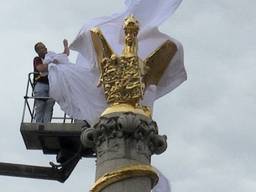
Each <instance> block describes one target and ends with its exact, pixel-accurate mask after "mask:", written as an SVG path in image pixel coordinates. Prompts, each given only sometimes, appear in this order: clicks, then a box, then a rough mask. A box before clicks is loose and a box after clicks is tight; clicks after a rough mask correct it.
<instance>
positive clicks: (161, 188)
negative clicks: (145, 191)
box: [152, 170, 171, 192]
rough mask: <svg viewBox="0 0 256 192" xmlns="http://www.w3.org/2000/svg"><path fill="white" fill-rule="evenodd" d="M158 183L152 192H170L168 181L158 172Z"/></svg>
mask: <svg viewBox="0 0 256 192" xmlns="http://www.w3.org/2000/svg"><path fill="white" fill-rule="evenodd" d="M158 176H159V181H158V183H157V185H156V186H155V187H154V188H153V190H152V192H171V186H170V183H169V180H168V179H167V178H166V177H165V176H164V175H163V174H162V173H161V172H160V171H159V170H158Z"/></svg>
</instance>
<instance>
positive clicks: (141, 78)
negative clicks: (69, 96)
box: [91, 16, 177, 117]
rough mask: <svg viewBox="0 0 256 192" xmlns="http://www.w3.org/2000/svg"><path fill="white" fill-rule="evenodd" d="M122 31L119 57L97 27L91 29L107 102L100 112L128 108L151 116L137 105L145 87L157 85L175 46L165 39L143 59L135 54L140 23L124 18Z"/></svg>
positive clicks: (144, 108)
mask: <svg viewBox="0 0 256 192" xmlns="http://www.w3.org/2000/svg"><path fill="white" fill-rule="evenodd" d="M124 32H125V39H124V48H123V51H122V54H121V56H120V57H119V56H117V55H116V54H115V53H114V52H113V50H112V49H111V47H110V45H109V44H108V42H107V41H106V39H105V38H104V36H103V34H102V32H101V31H100V29H99V28H94V29H92V30H91V37H92V41H93V45H94V48H95V51H96V54H97V60H98V65H99V69H100V79H99V86H100V85H102V86H103V89H104V94H105V98H106V100H107V103H108V105H109V107H108V108H107V109H106V110H105V111H104V112H103V114H102V115H106V114H109V113H113V112H128V111H130V112H134V113H139V114H143V115H146V116H148V117H151V111H150V109H149V108H148V107H147V106H142V105H140V100H142V99H143V96H144V92H145V89H146V88H147V86H149V85H150V84H154V85H157V84H158V82H159V81H160V79H161V77H162V75H163V73H164V71H165V69H166V68H167V66H168V64H169V63H170V61H171V59H172V58H173V56H174V55H175V53H176V51H177V47H176V45H175V44H174V43H173V42H171V41H170V40H167V41H166V42H164V43H163V44H162V45H161V46H160V47H159V48H158V49H156V51H154V52H153V53H152V54H151V55H150V56H149V57H147V58H146V59H145V60H144V61H142V60H141V59H140V58H139V56H138V40H137V35H138V32H139V22H138V21H137V20H136V18H135V17H134V16H129V17H127V18H126V19H125V21H124Z"/></svg>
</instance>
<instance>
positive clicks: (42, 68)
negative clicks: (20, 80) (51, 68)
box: [34, 57, 48, 72]
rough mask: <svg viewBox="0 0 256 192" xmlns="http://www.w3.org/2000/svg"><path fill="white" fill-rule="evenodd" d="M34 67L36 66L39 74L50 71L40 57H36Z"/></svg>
mask: <svg viewBox="0 0 256 192" xmlns="http://www.w3.org/2000/svg"><path fill="white" fill-rule="evenodd" d="M34 66H35V68H36V70H37V71H39V72H47V71H48V64H43V61H42V59H40V58H39V57H36V58H35V59H34Z"/></svg>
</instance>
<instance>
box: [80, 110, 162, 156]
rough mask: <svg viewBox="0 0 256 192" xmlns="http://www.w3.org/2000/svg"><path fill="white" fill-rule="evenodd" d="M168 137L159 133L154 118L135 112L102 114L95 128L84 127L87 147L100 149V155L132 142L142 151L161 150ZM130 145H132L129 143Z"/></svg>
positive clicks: (83, 137) (152, 151) (84, 140)
mask: <svg viewBox="0 0 256 192" xmlns="http://www.w3.org/2000/svg"><path fill="white" fill-rule="evenodd" d="M166 139H167V137H166V136H165V135H164V136H160V135H158V127H157V124H156V122H155V121H153V120H152V119H150V118H147V117H145V116H143V115H138V114H134V113H113V114H109V115H106V116H103V117H100V119H99V121H98V123H97V124H95V125H94V127H93V128H89V129H86V130H84V131H83V133H82V134H81V142H82V144H83V145H84V147H90V148H94V149H95V150H96V149H97V155H102V153H105V152H107V151H109V152H111V151H112V152H118V150H119V149H120V147H121V146H123V145H125V144H126V145H127V143H129V144H130V145H132V147H133V148H135V149H136V151H137V152H139V153H145V155H146V154H147V153H148V155H147V156H151V155H152V154H161V153H163V152H164V151H165V150H166V148H167V142H166ZM130 147H131V146H130Z"/></svg>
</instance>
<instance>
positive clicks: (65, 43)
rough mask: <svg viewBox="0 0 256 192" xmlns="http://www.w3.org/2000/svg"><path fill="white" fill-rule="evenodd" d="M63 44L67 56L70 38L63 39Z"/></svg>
mask: <svg viewBox="0 0 256 192" xmlns="http://www.w3.org/2000/svg"><path fill="white" fill-rule="evenodd" d="M63 45H64V51H63V53H64V54H66V55H67V56H69V52H70V51H69V47H68V40H67V39H64V40H63Z"/></svg>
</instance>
